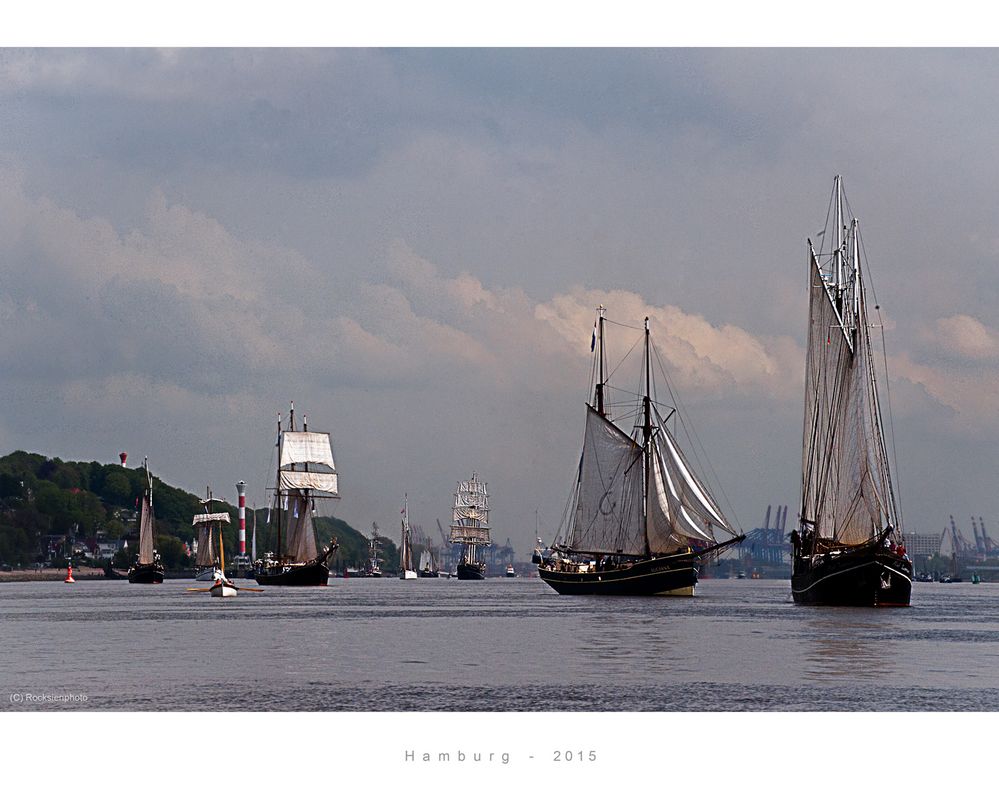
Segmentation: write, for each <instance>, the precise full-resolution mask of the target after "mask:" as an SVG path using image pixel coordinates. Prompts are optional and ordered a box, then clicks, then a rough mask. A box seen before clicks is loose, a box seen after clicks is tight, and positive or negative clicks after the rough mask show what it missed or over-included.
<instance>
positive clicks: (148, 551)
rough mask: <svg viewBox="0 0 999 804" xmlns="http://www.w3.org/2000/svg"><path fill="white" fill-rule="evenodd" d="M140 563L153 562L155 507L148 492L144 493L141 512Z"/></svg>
mask: <svg viewBox="0 0 999 804" xmlns="http://www.w3.org/2000/svg"><path fill="white" fill-rule="evenodd" d="M139 563H140V564H152V563H153V507H152V506H151V505H150V504H149V496H148V494H143V495H142V511H141V512H140V514H139Z"/></svg>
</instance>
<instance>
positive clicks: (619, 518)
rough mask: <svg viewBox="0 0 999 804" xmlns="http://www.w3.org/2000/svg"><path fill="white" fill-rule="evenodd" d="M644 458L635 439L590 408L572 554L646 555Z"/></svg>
mask: <svg viewBox="0 0 999 804" xmlns="http://www.w3.org/2000/svg"><path fill="white" fill-rule="evenodd" d="M642 455H643V450H642V448H641V447H640V446H639V445H638V444H637V443H636V442H635V441H634V439H632V438H631V437H629V436H628V435H626V434H625V433H624V432H622V431H621V430H620V428H618V427H616V426H615V425H614V424H613V423H612V422H610V421H609V420H607V419H605V418H604V417H603V416H601V415H600V414H599V413H597V411H595V410H594V409H593V408H592V407H590V406H589V405H587V407H586V433H585V436H584V439H583V457H582V461H581V464H580V470H579V489H578V494H577V499H576V510H575V516H574V518H573V525H572V531H571V533H570V543H569V544H568V545H567V546H568V547H569V548H570V549H572V550H578V551H581V552H590V553H608V554H613V553H622V554H625V555H641V554H643V553H645V539H644V525H643V519H644V516H643V510H642V485H643V480H644V478H643V463H642Z"/></svg>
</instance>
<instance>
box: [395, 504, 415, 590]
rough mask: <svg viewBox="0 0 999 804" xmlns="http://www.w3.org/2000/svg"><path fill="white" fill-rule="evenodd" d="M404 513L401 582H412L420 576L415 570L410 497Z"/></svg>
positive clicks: (400, 551) (400, 558)
mask: <svg viewBox="0 0 999 804" xmlns="http://www.w3.org/2000/svg"><path fill="white" fill-rule="evenodd" d="M401 513H402V547H401V549H400V550H399V580H401V581H411V580H415V579H416V578H417V577H418V576H417V574H416V571H415V570H414V569H413V530H412V528H410V527H409V496H408V495H407V496H406V505H405V507H404V508H403V509H402V511H401Z"/></svg>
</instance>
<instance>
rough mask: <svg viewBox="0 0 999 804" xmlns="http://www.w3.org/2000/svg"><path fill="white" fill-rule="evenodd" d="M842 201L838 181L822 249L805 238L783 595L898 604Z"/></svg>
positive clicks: (896, 548) (905, 585) (886, 479)
mask: <svg viewBox="0 0 999 804" xmlns="http://www.w3.org/2000/svg"><path fill="white" fill-rule="evenodd" d="M844 203H845V198H844V195H843V182H842V178H841V177H840V176H837V177H836V179H835V183H834V186H833V197H832V200H831V202H830V214H831V215H832V216H833V221H832V227H831V229H830V227H829V225H828V224H829V220H828V216H827V221H826V223H827V226H826V230H825V231H826V232H830V233H831V241H832V242H831V250H830V251H826V250H825V249H824V248H822V246H821V245H820V248H819V251H818V253H816V251H815V248H814V246H813V245H812V241H811V240H809V241H808V250H809V258H808V277H809V308H808V310H809V314H808V319H809V322H808V352H807V355H806V358H805V418H804V435H803V439H802V444H803V449H802V468H801V478H802V485H801V510H800V515H799V521H798V528H797V530H794V531H792V532H791V542H792V545H793V569H792V574H791V592H792V595H793V597H794V601H795V602H796V603H825V604H831V605H845V606H886V605H888V606H891V605H895V606H907V605H909V596H910V594H911V592H912V562H911V561H910V560H909V558H908V556H907V555H906V550H905V544H904V541H903V540H902V528H901V519H900V518H899V514H898V506H897V501H896V497H895V491H894V488H893V486H892V479H891V472H890V471H889V461H888V451H887V449H886V446H885V434H884V430H883V427H882V420H881V407H880V400H879V397H878V384H877V379H876V372H875V366H874V362H873V354H872V349H871V338H870V327H871V324H870V323H869V320H868V308H867V298H866V290H865V277H864V273H865V271H864V270H863V269H862V266H861V253H862V250H863V249H862V246H861V240H860V230H859V227H858V222H857V219H856V218H853V217H852V216H851V221H850V223H849V224H847V223H846V218H845V216H844ZM823 234H825V233H823ZM823 240H824V238H823ZM863 268H866V265H865V266H863ZM875 309H877V308H875Z"/></svg>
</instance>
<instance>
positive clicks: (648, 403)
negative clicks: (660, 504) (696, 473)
mask: <svg viewBox="0 0 999 804" xmlns="http://www.w3.org/2000/svg"><path fill="white" fill-rule="evenodd" d="M650 374H651V360H650V355H649V317H648V316H645V397H644V398H643V399H642V408H643V415H644V419H645V420H644V422H643V423H642V436H643V443H642V450H643V452H644V459H645V482H644V483H642V541H643V542H644V543H645V557H646V558H648V557H650V556H651V555H652V549H651V547H650V546H649V476H650V475H651V473H652V466H651V457H652V383H651V376H650Z"/></svg>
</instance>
